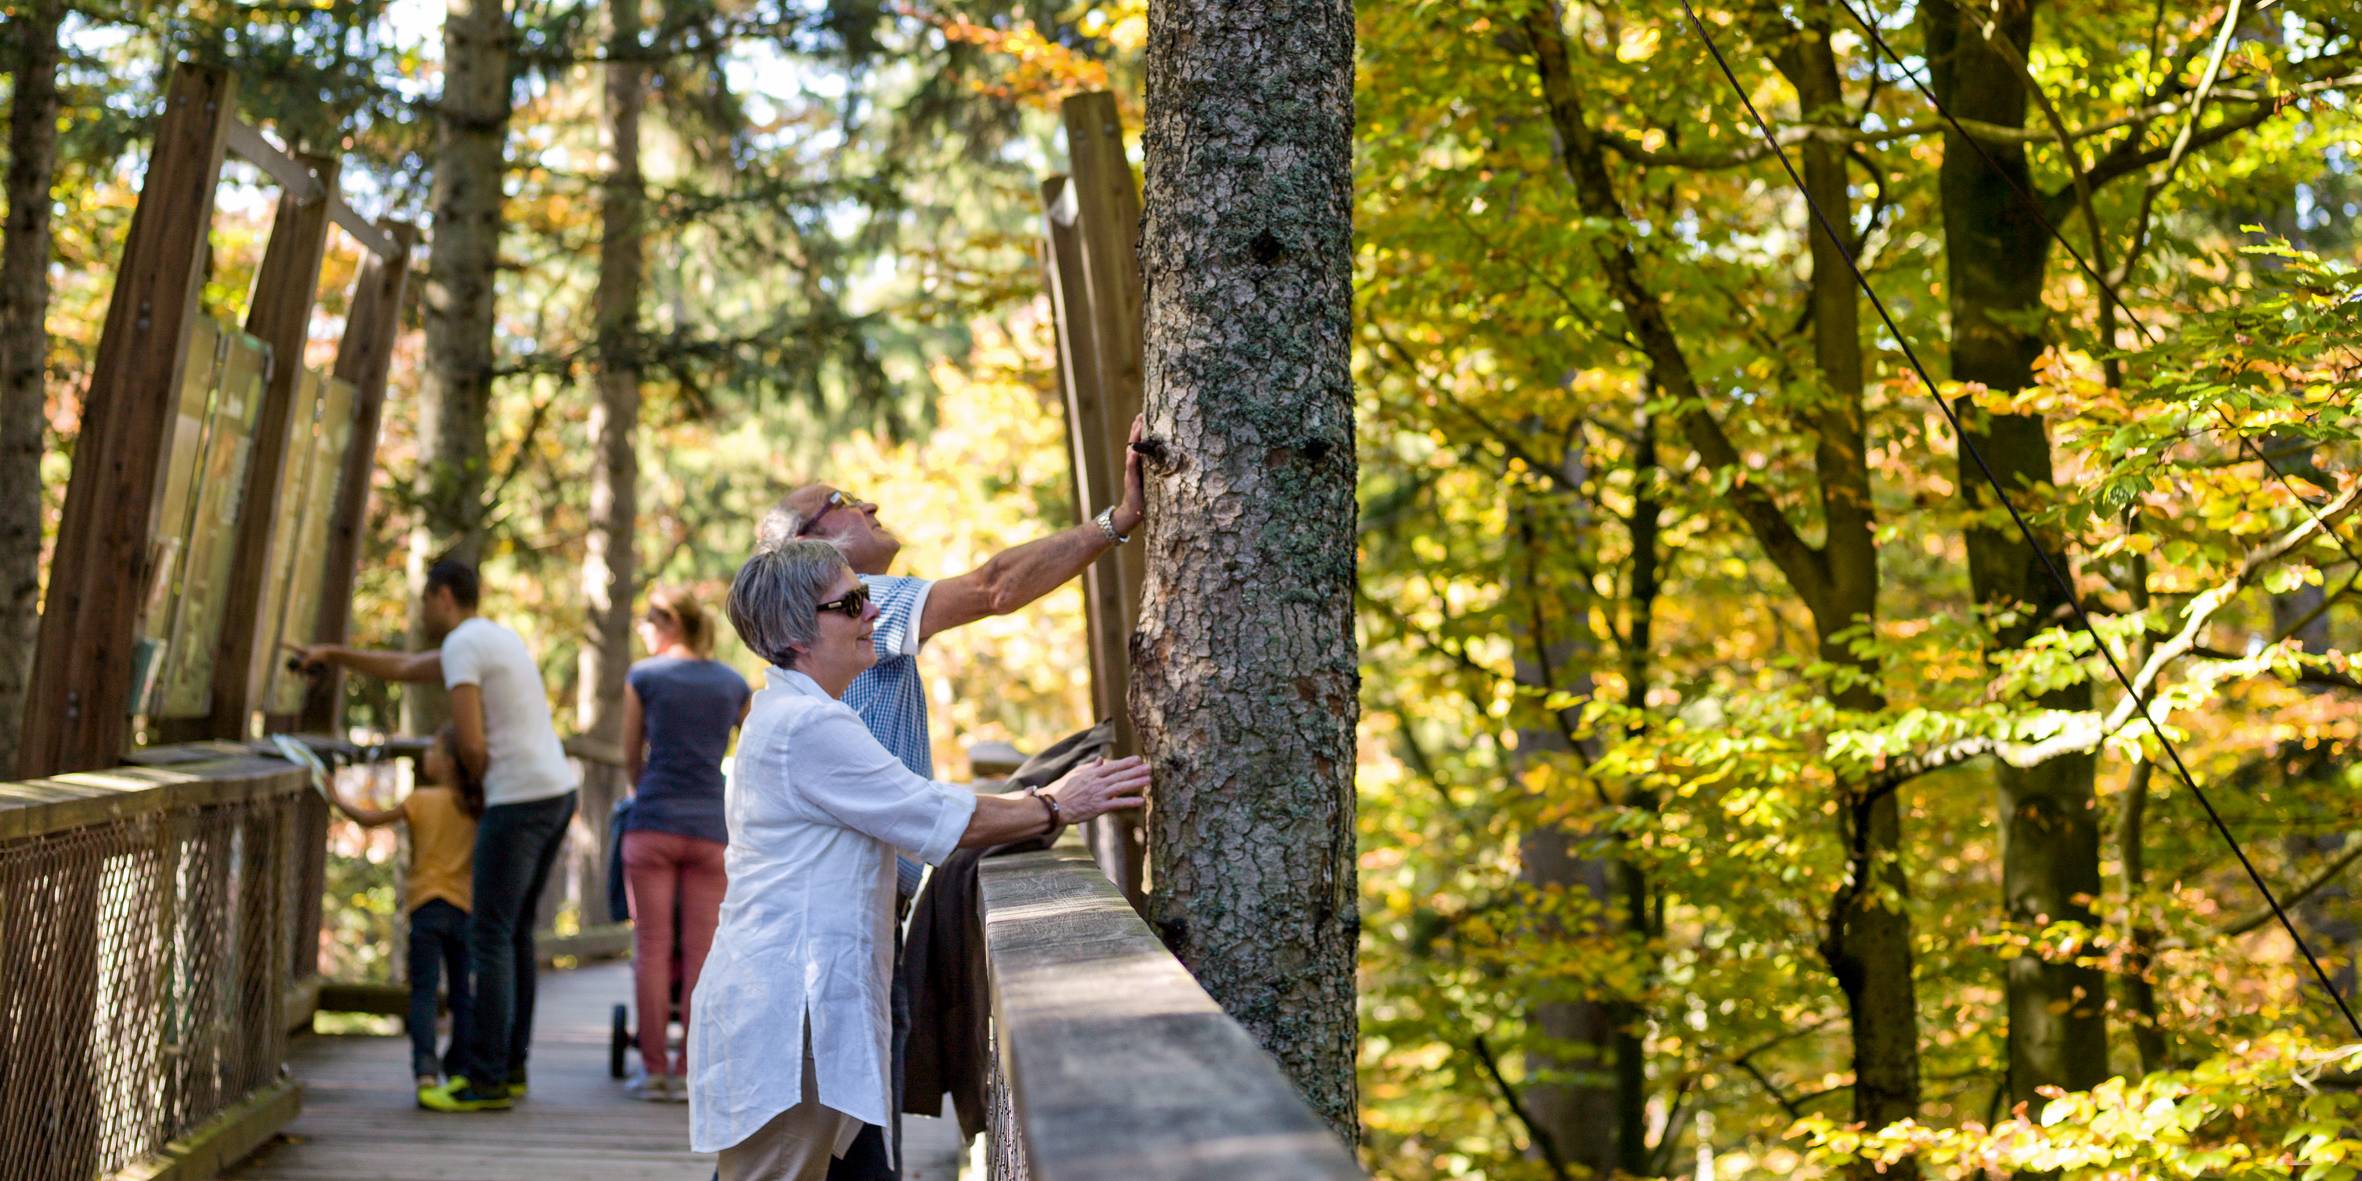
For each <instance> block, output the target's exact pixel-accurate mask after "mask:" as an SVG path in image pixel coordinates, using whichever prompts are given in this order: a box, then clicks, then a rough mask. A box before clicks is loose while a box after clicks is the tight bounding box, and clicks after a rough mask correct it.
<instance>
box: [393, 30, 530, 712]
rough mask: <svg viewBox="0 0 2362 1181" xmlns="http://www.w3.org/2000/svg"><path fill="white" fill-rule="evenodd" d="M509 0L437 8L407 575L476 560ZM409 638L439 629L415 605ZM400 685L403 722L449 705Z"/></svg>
mask: <svg viewBox="0 0 2362 1181" xmlns="http://www.w3.org/2000/svg"><path fill="white" fill-rule="evenodd" d="M512 38H513V31H512V30H511V28H510V26H509V13H508V7H507V4H506V0H449V3H448V6H447V7H446V8H445V9H444V13H443V97H442V101H441V102H439V103H438V104H437V105H436V107H435V114H436V121H437V124H438V127H437V133H436V134H437V138H436V158H435V181H434V189H433V193H432V199H433V203H434V210H435V215H434V226H433V235H432V239H431V240H432V242H433V243H434V245H433V248H432V250H431V251H430V252H429V258H428V262H427V274H426V301H425V308H424V310H425V319H426V367H425V372H424V374H423V375H422V376H423V379H424V380H423V381H422V383H421V388H420V396H419V423H418V429H419V436H420V438H422V439H423V440H425V443H426V454H425V455H424V456H423V457H422V458H421V460H420V463H419V483H420V487H419V488H418V493H419V505H420V519H419V522H418V524H417V526H416V527H415V528H413V529H412V530H411V532H410V583H411V586H412V587H413V588H416V587H419V586H420V585H422V582H423V579H424V578H425V575H426V568H427V566H428V565H429V564H431V563H432V562H434V561H435V559H437V558H440V557H452V558H457V559H459V560H461V561H465V562H471V563H473V562H481V561H482V560H483V557H484V508H485V506H484V492H485V486H486V481H487V479H488V476H489V472H490V443H489V440H488V437H487V431H488V429H489V420H490V417H491V411H492V375H493V351H492V336H493V306H492V296H493V276H494V274H495V272H496V271H497V269H498V266H499V262H500V210H501V181H502V177H503V174H504V172H505V170H506V167H507V165H506V149H507V142H508V123H509V113H510V108H511V103H510V91H509V50H510V42H511V40H512ZM410 637H411V645H412V646H413V647H423V646H425V645H427V644H432V643H435V642H437V641H439V640H441V638H442V637H441V636H438V635H433V634H430V629H429V628H428V627H427V625H426V621H425V620H424V619H423V618H421V617H420V616H419V615H418V613H417V611H416V610H415V608H414V609H413V611H412V614H411V617H410ZM410 689H411V691H410V692H408V693H405V694H404V701H405V705H406V711H405V712H406V715H407V716H406V724H407V725H408V726H409V727H410V728H411V729H412V731H413V732H421V733H423V732H428V731H431V730H432V729H433V727H434V726H436V725H440V724H441V722H442V719H443V718H444V717H445V716H447V713H448V706H447V705H446V704H445V703H444V698H443V694H442V687H441V686H439V685H435V686H428V685H414V686H411V687H410Z"/></svg>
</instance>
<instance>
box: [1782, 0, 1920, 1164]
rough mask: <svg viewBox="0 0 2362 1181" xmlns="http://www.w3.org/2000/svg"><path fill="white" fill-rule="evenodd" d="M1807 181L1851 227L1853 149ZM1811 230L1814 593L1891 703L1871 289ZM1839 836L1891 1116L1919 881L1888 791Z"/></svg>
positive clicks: (1876, 1065)
mask: <svg viewBox="0 0 2362 1181" xmlns="http://www.w3.org/2000/svg"><path fill="white" fill-rule="evenodd" d="M1801 15H1802V17H1803V20H1804V23H1803V24H1802V25H1800V26H1795V27H1791V28H1789V29H1788V30H1786V37H1785V39H1784V40H1783V41H1782V42H1781V43H1780V45H1779V47H1778V49H1777V50H1776V51H1775V52H1774V53H1773V55H1772V58H1773V61H1774V62H1775V63H1776V64H1777V65H1778V66H1779V69H1780V73H1781V74H1783V75H1785V76H1786V77H1787V79H1788V81H1789V83H1790V84H1791V85H1793V86H1795V87H1796V99H1797V106H1798V108H1799V112H1798V113H1799V115H1800V116H1801V117H1803V118H1806V119H1821V118H1827V117H1830V115H1831V114H1832V113H1833V112H1842V111H1843V110H1844V109H1845V90H1844V83H1843V80H1842V79H1841V78H1840V77H1839V75H1838V71H1837V56H1836V53H1835V52H1834V51H1833V50H1832V49H1831V47H1830V22H1831V21H1832V20H1833V19H1834V12H1833V10H1832V9H1831V8H1830V7H1829V6H1828V5H1825V4H1822V5H1813V6H1809V7H1807V8H1806V9H1804V10H1803V12H1802V14H1801ZM1799 154H1800V155H1802V156H1803V158H1804V185H1805V188H1806V189H1807V190H1809V191H1810V192H1811V193H1812V198H1813V201H1814V203H1815V204H1817V205H1818V206H1819V207H1820V208H1821V209H1822V210H1823V211H1824V212H1825V213H1827V214H1828V216H1829V220H1830V221H1831V223H1832V224H1834V225H1836V226H1838V227H1840V229H1841V230H1844V231H1845V232H1848V233H1850V232H1851V231H1850V227H1851V226H1852V225H1853V200H1852V197H1851V194H1850V190H1849V187H1848V184H1847V178H1846V171H1845V169H1846V162H1845V151H1844V149H1843V148H1842V147H1841V146H1840V145H1837V144H1834V143H1830V142H1828V141H1826V140H1818V139H1815V140H1808V141H1806V142H1805V144H1804V145H1803V147H1802V148H1801V149H1800V152H1799ZM1809 236H1810V239H1811V242H1812V264H1813V265H1812V279H1811V288H1810V299H1811V309H1812V339H1813V364H1814V367H1815V368H1817V369H1818V370H1819V371H1820V378H1821V384H1822V386H1823V388H1824V389H1825V390H1826V391H1827V392H1826V400H1825V402H1824V404H1823V405H1822V407H1820V408H1819V409H1817V410H1816V411H1815V412H1814V413H1813V415H1812V419H1813V432H1814V446H1813V467H1814V470H1815V471H1816V472H1817V473H1819V475H1820V492H1821V514H1822V517H1823V519H1824V520H1825V521H1826V522H1827V529H1828V537H1827V539H1826V540H1825V541H1824V542H1823V544H1822V555H1823V570H1824V571H1825V573H1826V576H1827V578H1826V583H1825V590H1824V591H1823V593H1822V594H1821V595H1820V596H1819V597H1818V599H1817V600H1814V599H1810V598H1808V604H1809V606H1810V607H1811V610H1812V616H1813V630H1814V632H1815V634H1816V636H1817V637H1818V639H1819V643H1820V648H1821V656H1822V658H1823V659H1825V660H1827V661H1829V662H1830V663H1831V664H1834V665H1836V666H1838V667H1847V666H1851V667H1854V668H1856V669H1858V670H1859V671H1860V672H1862V673H1863V674H1864V675H1863V676H1862V677H1861V678H1860V679H1858V680H1857V681H1856V682H1855V683H1854V684H1852V685H1850V686H1847V687H1845V688H1842V689H1838V690H1835V691H1833V692H1832V693H1831V694H1830V698H1831V700H1833V701H1835V702H1836V703H1837V705H1838V706H1839V707H1840V708H1843V709H1847V710H1859V711H1864V712H1870V711H1875V710H1878V709H1881V708H1883V707H1884V704H1885V703H1884V702H1883V700H1882V699H1881V698H1880V695H1879V694H1878V692H1877V690H1876V689H1875V688H1873V687H1872V686H1875V685H1876V684H1877V683H1878V677H1877V669H1876V668H1875V666H1874V664H1873V666H1871V667H1863V666H1864V663H1865V662H1864V661H1863V660H1862V658H1861V657H1859V656H1857V655H1855V654H1854V653H1853V652H1852V651H1851V650H1850V649H1849V647H1848V646H1847V644H1846V643H1845V642H1844V641H1843V640H1842V639H1841V637H1842V636H1844V635H1845V634H1847V633H1849V632H1851V631H1853V630H1854V629H1855V628H1857V627H1860V626H1863V625H1866V624H1868V623H1870V622H1872V621H1873V620H1875V619H1876V618H1877V613H1878V553H1877V543H1876V540H1875V533H1874V531H1873V525H1874V521H1875V517H1874V510H1873V507H1872V502H1871V499H1870V468H1869V453H1868V447H1869V441H1868V427H1867V423H1866V421H1865V419H1864V417H1863V413H1862V373H1863V363H1862V307H1861V298H1862V297H1861V292H1860V290H1859V286H1858V284H1857V282H1856V280H1855V279H1854V276H1853V268H1852V267H1851V266H1849V265H1848V264H1847V262H1846V258H1847V255H1849V254H1851V253H1852V252H1854V251H1856V250H1858V249H1859V248H1860V243H1859V242H1851V241H1849V242H1846V243H1843V244H1840V243H1837V242H1834V241H1831V240H1830V238H1829V235H1828V234H1826V233H1823V232H1821V231H1820V229H1819V227H1817V226H1816V227H1814V228H1813V229H1812V230H1811V232H1810V234H1809ZM1838 791H1839V801H1838V812H1837V815H1838V835H1839V838H1840V839H1841V840H1842V841H1843V842H1844V844H1845V855H1846V867H1847V868H1846V876H1845V881H1844V884H1843V885H1842V886H1841V887H1840V888H1839V890H1838V892H1837V894H1836V896H1835V897H1834V898H1833V899H1832V901H1831V903H1830V908H1829V917H1828V932H1827V934H1826V936H1825V937H1824V939H1823V942H1822V954H1823V955H1824V956H1825V957H1826V958H1827V960H1828V961H1829V967H1830V970H1831V973H1832V974H1833V975H1834V976H1835V977H1836V979H1837V984H1838V987H1839V989H1840V990H1841V991H1842V992H1844V994H1845V1002H1846V1011H1847V1013H1848V1014H1849V1015H1850V1016H1851V1018H1852V1024H1853V1065H1854V1076H1855V1082H1854V1089H1853V1109H1854V1118H1855V1119H1857V1120H1860V1121H1862V1122H1863V1123H1865V1124H1867V1125H1869V1126H1870V1127H1873V1128H1876V1127H1884V1126H1887V1125H1889V1124H1892V1123H1895V1122H1897V1121H1899V1120H1905V1119H1911V1118H1913V1117H1915V1116H1917V1115H1918V1114H1919V1098H1920V1080H1919V991H1918V984H1917V981H1916V980H1915V979H1914V978H1913V971H1914V966H1913V956H1912V951H1911V915H1910V912H1909V911H1908V910H1906V909H1904V906H1905V904H1906V900H1907V899H1908V898H1909V897H1910V893H1911V883H1910V879H1909V878H1908V876H1906V875H1905V874H1904V872H1903V866H1902V856H1903V821H1902V808H1901V804H1900V802H1899V801H1898V800H1897V799H1896V798H1895V796H1894V795H1893V794H1892V793H1886V794H1883V795H1879V796H1876V797H1874V798H1873V797H1869V796H1867V795H1866V794H1865V793H1864V791H1863V785H1861V784H1859V783H1844V784H1840V785H1838ZM1889 1168H1890V1171H1884V1172H1881V1171H1878V1170H1873V1169H1871V1168H1870V1167H1869V1166H1868V1165H1862V1166H1858V1167H1856V1168H1855V1169H1854V1170H1853V1172H1854V1174H1855V1175H1857V1176H1865V1177H1866V1176H1870V1175H1873V1174H1874V1173H1877V1174H1878V1175H1883V1176H1894V1175H1897V1174H1898V1173H1899V1174H1900V1175H1902V1176H1916V1175H1917V1173H1918V1166H1917V1163H1916V1162H1915V1161H1910V1160H1905V1161H1901V1162H1898V1163H1897V1164H1895V1165H1893V1166H1890V1167H1889Z"/></svg>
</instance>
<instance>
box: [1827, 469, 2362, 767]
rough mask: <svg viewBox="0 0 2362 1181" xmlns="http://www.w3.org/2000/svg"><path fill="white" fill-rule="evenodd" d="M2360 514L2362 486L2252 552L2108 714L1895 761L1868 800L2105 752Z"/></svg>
mask: <svg viewBox="0 0 2362 1181" xmlns="http://www.w3.org/2000/svg"><path fill="white" fill-rule="evenodd" d="M2357 507H2362V480H2358V481H2356V482H2355V483H2353V484H2352V485H2349V486H2348V487H2347V488H2346V489H2345V491H2343V492H2341V493H2339V494H2338V496H2337V498H2336V499H2335V500H2332V501H2331V502H2330V503H2329V504H2328V506H2326V507H2325V508H2324V509H2323V510H2322V512H2321V514H2320V515H2319V516H2317V517H2313V518H2309V519H2307V520H2305V521H2303V522H2301V523H2299V524H2297V525H2295V526H2294V527H2292V528H2290V529H2289V530H2287V531H2286V532H2284V533H2282V534H2281V535H2280V536H2278V537H2276V538H2273V539H2271V540H2269V541H2266V542H2264V543H2263V544H2262V545H2259V546H2257V547H2255V548H2254V549H2252V550H2250V551H2248V553H2247V555H2246V556H2245V557H2244V558H2242V559H2241V560H2240V563H2239V568H2238V569H2237V570H2236V571H2234V572H2233V573H2232V574H2231V576H2230V577H2229V578H2226V579H2224V580H2223V581H2222V582H2219V583H2216V584H2215V585H2214V586H2212V587H2209V588H2207V589H2206V590H2205V591H2202V592H2200V593H2199V594H2198V595H2196V596H2194V597H2192V598H2191V600H2190V602H2189V603H2188V605H2187V606H2185V607H2184V608H2183V612H2182V626H2181V629H2180V630H2179V631H2178V632H2176V633H2175V634H2174V636H2173V637H2172V638H2171V639H2168V640H2166V641H2165V642H2164V643H2161V644H2159V645H2157V646H2156V647H2155V648H2154V649H2152V650H2151V651H2150V653H2149V656H2148V659H2147V660H2145V661H2142V662H2141V664H2140V667H2139V671H2138V672H2136V673H2134V674H2133V677H2132V692H2131V693H2129V694H2127V695H2126V696H2124V697H2123V698H2121V699H2120V700H2119V701H2118V702H2117V703H2116V705H2115V707H2114V708H2112V709H2110V710H2109V711H2108V713H2107V714H2105V715H2101V714H2097V713H2092V712H2088V711H2079V712H2075V713H2069V714H2065V715H2062V722H2061V725H2060V727H2059V730H2058V732H2057V733H2056V734H2053V735H2052V736H2051V737H2049V738H2045V739H2043V740H2041V741H2038V742H2032V743H2018V742H2014V741H2012V740H2010V739H2007V738H2004V737H1999V736H1994V735H1973V736H1970V737H1967V738H1962V739H1959V740H1957V741H1954V742H1947V743H1943V744H1940V745H1937V746H1934V747H1931V748H1929V749H1927V750H1925V751H1922V752H1920V753H1919V754H1916V755H1913V756H1911V757H1909V758H1905V759H1900V760H1897V761H1896V762H1895V763H1894V764H1893V765H1892V766H1890V767H1889V768H1888V769H1887V770H1885V771H1883V772H1881V773H1880V774H1878V775H1876V776H1874V777H1872V778H1871V780H1870V781H1869V783H1868V784H1866V785H1865V786H1864V795H1865V798H1867V799H1876V798H1878V797H1879V796H1882V795H1885V794H1886V793H1888V792H1891V791H1894V790H1895V789H1897V788H1899V787H1901V786H1902V785H1903V784H1905V783H1908V782H1910V781H1911V780H1913V779H1916V778H1918V777H1919V776H1921V775H1925V774H1928V773H1929V772H1932V771H1939V770H1942V769H1944V768H1947V767H1954V766H1958V765H1960V764H1961V763H1965V762H1967V761H1969V760H1971V759H1976V758H1982V757H1985V756H1988V755H1989V756H1992V757H1994V758H1998V759H2000V760H2001V761H2002V762H2004V763H2007V764H2009V765H2010V766H2013V767H2035V766H2040V765H2041V764H2043V763H2045V762H2048V761H2050V760H2051V759H2054V758H2058V757H2060V756H2062V755H2069V754H2082V753H2086V752H2089V751H2093V750H2097V749H2099V746H2100V744H2101V743H2103V742H2105V741H2106V740H2107V738H2108V736H2109V735H2111V734H2114V733H2116V732H2117V731H2118V730H2121V729H2123V728H2124V727H2125V726H2126V725H2127V724H2129V723H2130V722H2131V721H2132V720H2133V719H2134V718H2136V717H2138V716H2139V715H2140V712H2141V711H2142V710H2144V709H2146V708H2148V706H2149V703H2150V701H2151V699H2152V698H2153V697H2154V689H2155V687H2156V684H2157V681H2158V679H2159V678H2160V677H2161V676H2163V675H2164V672H2165V670H2166V669H2167V668H2169V667H2171V666H2172V665H2173V664H2174V663H2175V662H2177V661H2179V660H2181V659H2183V658H2184V657H2187V656H2190V655H2192V654H2193V653H2194V652H2195V651H2196V650H2197V648H2198V638H2199V636H2200V635H2201V634H2202V633H2203V632H2204V631H2205V630H2206V625H2207V624H2208V623H2210V622H2212V621H2213V619H2214V617H2215V615H2216V614H2218V613H2219V612H2221V611H2222V609H2223V608H2224V607H2226V606H2229V605H2230V603H2231V601H2232V600H2233V599H2236V598H2237V597H2238V596H2239V594H2240V592H2242V591H2244V590H2246V589H2247V588H2248V587H2249V586H2250V585H2252V584H2253V583H2254V582H2255V580H2256V578H2257V577H2258V576H2259V575H2261V574H2262V573H2263V572H2264V571H2266V570H2268V569H2270V568H2272V567H2273V566H2275V565H2278V564H2279V563H2280V562H2281V561H2282V560H2284V559H2286V558H2287V557H2288V556H2289V555H2290V554H2292V553H2295V552H2296V551H2297V550H2298V549H2299V548H2301V547H2302V546H2303V545H2304V544H2305V543H2307V542H2309V541H2311V540H2312V539H2313V537H2314V536H2315V535H2316V534H2319V533H2321V532H2323V531H2324V530H2326V529H2327V528H2328V527H2329V526H2330V525H2331V524H2333V523H2335V522H2336V521H2338V520H2340V519H2342V518H2344V517H2346V516H2349V515H2351V514H2352V513H2353V512H2354V511H2355V509H2356V508H2357Z"/></svg>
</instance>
